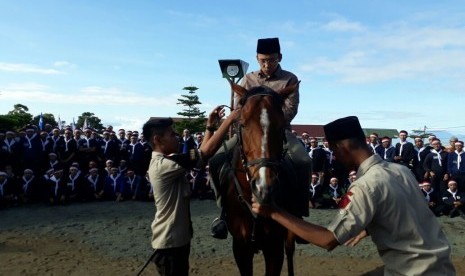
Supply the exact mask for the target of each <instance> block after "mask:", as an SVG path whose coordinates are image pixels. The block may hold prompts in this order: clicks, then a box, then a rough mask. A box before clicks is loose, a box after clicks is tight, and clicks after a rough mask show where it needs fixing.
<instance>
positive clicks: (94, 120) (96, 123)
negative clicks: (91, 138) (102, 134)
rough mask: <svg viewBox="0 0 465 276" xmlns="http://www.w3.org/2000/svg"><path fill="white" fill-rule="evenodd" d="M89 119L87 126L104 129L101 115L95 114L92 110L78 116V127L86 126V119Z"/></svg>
mask: <svg viewBox="0 0 465 276" xmlns="http://www.w3.org/2000/svg"><path fill="white" fill-rule="evenodd" d="M86 119H87V126H88V127H90V128H93V129H95V130H101V129H103V125H102V123H101V122H102V120H100V118H99V117H97V116H95V114H94V113H92V112H83V113H82V115H81V116H79V117H78V120H77V122H76V127H79V128H82V127H83V126H84V121H85V120H86Z"/></svg>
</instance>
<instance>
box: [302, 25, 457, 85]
mask: <svg viewBox="0 0 465 276" xmlns="http://www.w3.org/2000/svg"><path fill="white" fill-rule="evenodd" d="M339 48H340V51H341V53H342V55H340V56H339V57H328V56H320V57H317V58H315V59H313V60H311V61H309V62H307V63H306V64H303V65H302V66H301V67H300V69H301V70H303V71H305V72H312V73H315V74H327V75H333V76H335V77H336V78H338V79H339V81H341V82H344V83H370V82H380V81H386V80H394V79H413V78H415V79H431V78H438V77H445V78H448V79H451V78H455V77H454V76H456V75H457V74H459V75H460V74H461V75H465V66H464V65H463V60H465V28H455V29H454V28H450V27H447V28H442V29H441V28H437V27H434V28H433V27H422V28H415V27H406V26H402V27H399V26H396V25H390V26H384V27H382V28H380V29H378V30H373V31H372V32H363V33H358V34H357V35H354V36H353V37H352V38H350V39H349V40H348V43H346V44H345V45H341V46H340V47H339ZM456 80H457V81H458V82H463V81H464V80H460V79H459V78H455V80H454V82H455V81H456ZM457 86H463V84H462V85H460V84H459V83H458V84H457Z"/></svg>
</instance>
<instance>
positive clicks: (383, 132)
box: [363, 128, 399, 138]
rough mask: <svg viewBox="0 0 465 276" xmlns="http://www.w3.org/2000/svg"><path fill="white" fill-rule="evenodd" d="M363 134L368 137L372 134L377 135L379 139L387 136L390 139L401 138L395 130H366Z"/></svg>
mask: <svg viewBox="0 0 465 276" xmlns="http://www.w3.org/2000/svg"><path fill="white" fill-rule="evenodd" d="M363 132H364V133H365V136H366V137H368V136H370V134H372V133H377V134H378V137H379V138H382V137H384V136H387V137H389V138H395V137H398V136H399V132H398V131H397V129H395V128H364V129H363Z"/></svg>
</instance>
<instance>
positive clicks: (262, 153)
mask: <svg viewBox="0 0 465 276" xmlns="http://www.w3.org/2000/svg"><path fill="white" fill-rule="evenodd" d="M297 85H298V84H296V85H295V86H291V87H287V88H285V89H283V90H281V91H278V92H275V91H273V90H271V89H269V88H267V87H263V86H260V87H255V88H252V89H251V90H250V91H247V90H246V89H244V88H243V87H241V86H239V85H236V84H234V83H231V87H232V89H233V90H234V92H236V93H237V94H239V95H240V96H241V101H240V105H241V111H240V118H239V122H238V127H237V138H238V145H237V146H236V147H235V150H234V151H233V152H234V153H233V156H232V159H231V160H232V161H231V170H230V172H229V174H228V177H227V178H228V180H227V181H228V182H229V183H226V185H222V186H223V187H227V188H226V189H227V190H226V193H225V196H224V201H223V205H224V208H225V209H224V210H225V213H226V222H227V224H228V229H229V232H230V233H231V235H232V237H233V253H234V258H235V260H236V264H237V266H238V268H239V271H240V274H241V275H253V257H254V254H255V253H257V252H258V251H259V250H261V251H262V252H263V256H264V258H265V265H266V273H265V274H266V275H280V274H281V269H282V266H283V261H284V248H285V249H286V255H287V266H288V274H289V275H293V274H294V263H293V257H294V250H295V243H294V241H295V239H294V237H295V236H294V234H292V233H290V232H288V231H287V230H286V229H285V228H283V227H282V226H280V225H279V224H277V223H276V222H274V221H272V220H271V219H265V218H262V217H257V216H256V215H255V214H254V213H253V212H252V211H251V199H252V196H254V197H255V198H256V200H258V201H260V202H263V203H267V204H276V205H278V206H279V207H281V208H284V209H287V208H286V206H287V205H288V204H287V202H289V196H288V195H289V191H287V190H288V189H286V188H285V187H284V186H285V185H284V184H287V182H288V181H289V179H287V180H282V177H286V173H287V171H288V169H286V168H285V165H284V158H285V153H284V152H283V142H284V141H285V134H284V129H285V119H284V114H283V111H282V105H283V103H284V99H285V98H286V97H287V96H288V95H289V94H290V93H291V92H293V91H294V90H295V89H296V86H297Z"/></svg>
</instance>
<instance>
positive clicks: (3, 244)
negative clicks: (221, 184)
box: [0, 200, 465, 276]
mask: <svg viewBox="0 0 465 276" xmlns="http://www.w3.org/2000/svg"><path fill="white" fill-rule="evenodd" d="M191 206H192V210H191V212H192V220H193V226H194V238H193V240H192V243H191V255H190V267H191V268H190V275H209V276H214V275H238V274H239V273H238V271H237V268H236V265H235V263H234V259H233V256H232V250H231V243H232V241H231V237H229V238H228V239H226V240H216V239H213V238H212V237H210V235H209V228H210V223H211V222H212V221H213V219H214V218H215V217H216V216H217V215H218V213H219V211H218V209H217V208H216V205H215V203H214V202H213V201H211V200H204V201H201V200H193V201H192V203H191ZM154 211H155V209H154V205H153V203H150V202H122V203H115V202H98V203H86V204H74V205H69V206H56V207H49V206H44V205H30V206H19V207H14V208H10V209H5V210H0V275H67V276H71V275H99V276H102V275H136V273H137V272H138V271H139V269H140V268H141V267H142V265H143V264H144V263H145V261H146V259H147V258H148V257H149V256H150V254H151V252H152V251H151V248H150V224H151V222H152V219H153V217H154ZM332 212H334V211H332V210H315V211H312V212H311V215H310V217H309V218H308V220H310V221H313V222H316V223H320V224H323V225H326V224H328V223H329V221H330V220H331V217H332V215H331V214H332ZM439 220H440V222H441V224H442V225H443V227H444V231H445V233H446V235H447V237H448V239H449V241H450V243H451V245H452V257H453V261H454V264H455V266H456V270H457V275H465V238H464V232H465V220H463V219H461V218H460V217H458V218H454V219H451V218H448V217H441V218H439ZM295 266H296V268H295V270H296V275H382V262H381V259H380V258H379V256H378V254H377V252H376V249H375V247H374V245H373V243H372V242H371V241H370V240H369V239H365V240H363V241H362V242H361V243H360V244H359V245H358V246H356V247H355V248H347V247H342V246H341V247H338V248H336V249H335V250H333V251H332V252H326V251H325V250H323V249H321V248H318V247H316V246H312V245H297V248H296V256H295ZM286 269H287V268H286V265H284V268H283V272H282V275H287V270H286ZM254 272H255V273H254V274H255V275H263V274H264V261H263V257H262V256H261V255H260V254H257V255H256V257H255V265H254ZM143 275H156V274H155V269H154V266H153V264H149V266H148V267H147V268H146V270H145V271H144V273H143Z"/></svg>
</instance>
